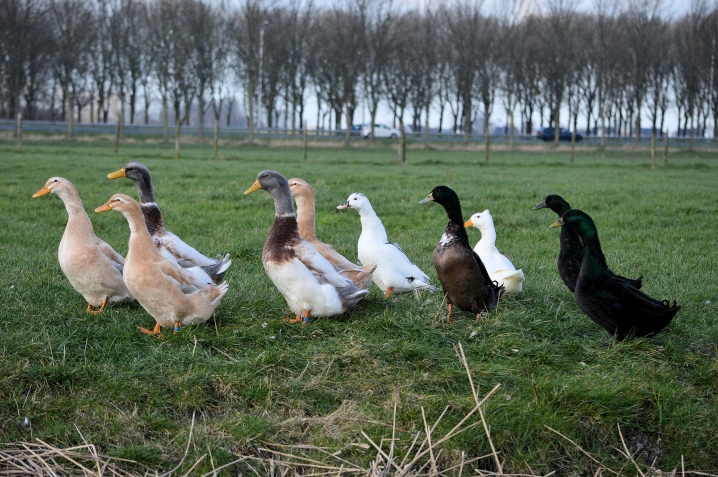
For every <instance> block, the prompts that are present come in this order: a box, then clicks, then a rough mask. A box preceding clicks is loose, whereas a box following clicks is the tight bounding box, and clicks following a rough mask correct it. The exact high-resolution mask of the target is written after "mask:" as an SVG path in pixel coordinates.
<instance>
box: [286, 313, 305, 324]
mask: <svg viewBox="0 0 718 477" xmlns="http://www.w3.org/2000/svg"><path fill="white" fill-rule="evenodd" d="M302 315H303V316H300V315H297V316H295V317H294V318H287V322H288V323H290V324H294V323H299V322H300V321H301V322H302V325H306V324H307V323H309V310H304V311H303V312H302Z"/></svg>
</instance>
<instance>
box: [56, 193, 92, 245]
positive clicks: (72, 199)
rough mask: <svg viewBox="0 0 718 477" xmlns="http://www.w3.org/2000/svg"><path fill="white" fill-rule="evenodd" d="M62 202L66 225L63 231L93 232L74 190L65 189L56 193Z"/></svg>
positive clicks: (90, 233)
mask: <svg viewBox="0 0 718 477" xmlns="http://www.w3.org/2000/svg"><path fill="white" fill-rule="evenodd" d="M57 195H58V196H59V197H60V199H62V203H63V204H65V210H66V211H67V225H66V226H65V233H66V234H67V233H70V232H71V231H72V232H74V233H78V232H79V233H82V234H89V235H92V234H94V231H93V229H92V222H91V221H90V217H88V215H87V212H85V208H84V207H82V201H81V200H80V196H79V194H78V193H77V191H76V190H66V191H62V192H60V193H59V194H57Z"/></svg>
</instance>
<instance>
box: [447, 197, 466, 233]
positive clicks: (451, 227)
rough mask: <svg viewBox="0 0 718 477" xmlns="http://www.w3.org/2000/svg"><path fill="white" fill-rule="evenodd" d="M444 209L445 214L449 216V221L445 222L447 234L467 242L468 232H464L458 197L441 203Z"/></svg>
mask: <svg viewBox="0 0 718 477" xmlns="http://www.w3.org/2000/svg"><path fill="white" fill-rule="evenodd" d="M441 205H442V206H444V210H446V215H447V217H448V218H449V223H448V224H446V231H445V232H444V233H445V234H447V235H453V236H454V237H458V238H460V239H462V240H463V241H464V242H466V243H469V234H467V233H466V227H464V219H463V217H462V216H461V204H460V203H459V201H458V199H456V200H455V201H447V202H443V203H441Z"/></svg>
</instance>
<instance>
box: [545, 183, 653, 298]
mask: <svg viewBox="0 0 718 477" xmlns="http://www.w3.org/2000/svg"><path fill="white" fill-rule="evenodd" d="M545 208H548V209H551V210H552V211H554V212H555V213H556V215H558V217H561V216H562V215H563V214H565V213H566V212H567V211H568V210H570V209H571V206H570V205H569V203H568V202H566V200H565V199H564V198H563V197H561V196H560V195H556V194H550V195H547V196H546V197H545V198H544V200H543V201H542V202H541V203H540V204H537V205H535V206H533V207H532V210H538V209H545ZM559 244H560V246H559V252H558V259H557V260H556V265H557V267H558V275H559V276H560V277H561V280H562V281H563V283H564V284H565V285H566V286H567V287H568V289H569V290H571V293H574V291H575V288H576V281H577V280H578V275H579V273H580V272H581V263H583V256H584V250H583V243H581V239H580V238H579V236H578V234H577V233H576V232H575V231H574V230H572V229H571V228H569V227H562V228H561V235H560V238H559ZM616 278H618V279H620V280H623V281H625V282H626V283H627V284H629V285H630V286H632V287H634V288H636V289H640V288H641V286H642V284H643V283H642V278H641V277H638V278H636V279H631V278H626V277H622V276H620V275H616Z"/></svg>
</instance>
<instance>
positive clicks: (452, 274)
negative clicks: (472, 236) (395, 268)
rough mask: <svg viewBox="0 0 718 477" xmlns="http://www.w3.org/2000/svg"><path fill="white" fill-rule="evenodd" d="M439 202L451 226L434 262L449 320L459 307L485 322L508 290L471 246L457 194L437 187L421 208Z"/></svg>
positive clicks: (436, 250)
mask: <svg viewBox="0 0 718 477" xmlns="http://www.w3.org/2000/svg"><path fill="white" fill-rule="evenodd" d="M428 202H436V203H438V204H440V205H442V206H443V207H444V210H446V214H447V215H448V217H449V223H448V224H447V225H446V229H444V234H443V235H442V236H441V240H439V243H438V244H437V245H436V248H434V252H433V254H432V258H433V260H434V267H436V274H437V276H438V277H439V281H440V282H441V287H442V288H443V290H444V295H445V296H446V302H447V303H448V305H449V312H448V315H447V319H448V321H449V322H451V312H452V310H453V307H454V306H456V307H457V308H458V309H460V310H464V311H469V312H471V313H474V314H475V315H476V319H477V320H478V319H479V318H481V313H482V312H484V311H491V310H493V309H494V307H496V304H497V303H498V301H499V297H500V296H501V294H502V293H503V292H504V287H502V286H499V285H498V284H497V283H496V282H495V281H493V280H491V277H490V276H489V273H488V272H487V271H486V267H485V266H484V264H483V262H482V261H481V258H479V256H478V255H477V254H476V252H474V251H473V250H472V248H471V246H470V245H469V236H468V235H467V233H466V228H465V227H464V223H465V222H464V219H463V218H462V216H461V203H460V202H459V197H458V196H457V195H456V193H455V192H454V191H453V190H451V189H450V188H448V187H446V186H437V187H434V189H432V191H431V193H430V194H429V195H428V196H426V198H425V199H422V200H421V201H420V202H419V204H426V203H428Z"/></svg>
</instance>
